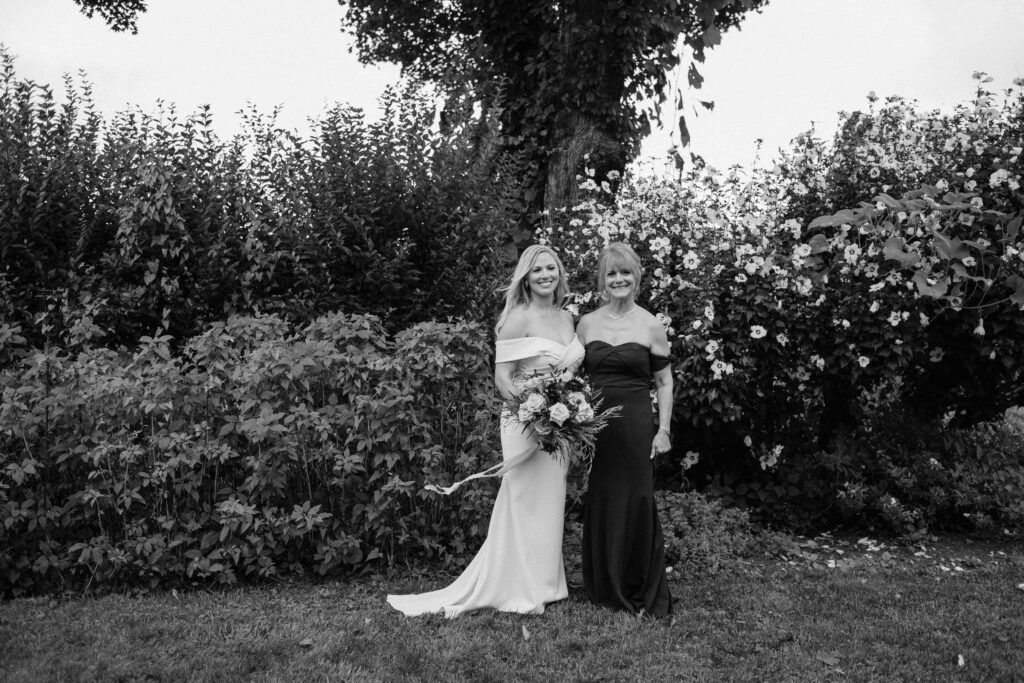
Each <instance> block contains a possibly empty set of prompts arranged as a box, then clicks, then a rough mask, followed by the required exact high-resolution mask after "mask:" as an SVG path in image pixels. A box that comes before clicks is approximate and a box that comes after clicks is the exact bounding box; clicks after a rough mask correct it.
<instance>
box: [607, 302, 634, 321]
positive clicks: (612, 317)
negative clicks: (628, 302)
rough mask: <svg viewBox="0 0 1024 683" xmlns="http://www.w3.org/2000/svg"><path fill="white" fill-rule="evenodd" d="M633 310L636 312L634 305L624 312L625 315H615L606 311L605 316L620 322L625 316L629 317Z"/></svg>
mask: <svg viewBox="0 0 1024 683" xmlns="http://www.w3.org/2000/svg"><path fill="white" fill-rule="evenodd" d="M635 310H636V304H633V305H632V306H630V308H629V310H628V311H626V312H625V313H620V314H619V315H615V314H614V313H609V312H608V311H605V315H607V316H608V317H609V318H611V319H612V320H622V319H623V318H625V317H626V316H627V315H629V314H630V313H632V312H633V311H635Z"/></svg>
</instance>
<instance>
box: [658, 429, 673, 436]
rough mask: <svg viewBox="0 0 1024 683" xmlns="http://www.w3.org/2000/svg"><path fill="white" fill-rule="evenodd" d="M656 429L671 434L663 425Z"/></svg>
mask: <svg viewBox="0 0 1024 683" xmlns="http://www.w3.org/2000/svg"><path fill="white" fill-rule="evenodd" d="M658 431H659V432H665V433H666V434H668V435H669V436H672V432H670V431H668V430H667V429H665V428H664V427H658Z"/></svg>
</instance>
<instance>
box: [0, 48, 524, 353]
mask: <svg viewBox="0 0 1024 683" xmlns="http://www.w3.org/2000/svg"><path fill="white" fill-rule="evenodd" d="M65 92H66V99H67V102H66V103H65V104H63V105H62V106H59V107H58V106H57V104H56V102H55V99H54V96H53V93H52V91H51V90H50V89H49V88H47V87H45V86H40V85H37V84H34V83H31V82H28V81H24V80H20V79H18V77H17V74H16V72H15V70H14V62H13V58H12V57H11V56H10V55H9V54H8V53H7V52H6V51H0V140H2V141H3V142H2V143H0V144H2V147H3V152H4V153H3V154H2V155H0V264H2V266H0V285H2V287H0V312H3V313H4V314H5V315H6V320H8V321H10V322H11V324H17V325H18V326H19V327H20V329H21V333H20V334H21V336H22V337H24V338H25V340H26V342H27V346H29V347H41V346H43V345H44V343H46V342H49V343H50V344H55V345H59V346H62V347H65V348H70V347H72V346H75V345H78V344H82V343H87V342H88V343H96V342H97V341H99V342H101V343H103V344H105V345H107V346H110V347H112V348H116V347H117V346H119V345H127V346H131V345H134V344H135V343H136V342H137V341H138V340H139V339H140V338H141V337H142V336H144V335H151V334H154V333H155V331H156V330H157V329H160V330H162V331H163V333H165V334H169V335H171V337H172V340H174V341H175V343H177V341H180V340H184V339H188V338H190V337H192V336H194V335H196V334H198V333H199V332H200V331H201V330H203V329H205V327H206V326H207V325H209V324H212V323H213V322H214V321H217V320H222V319H224V318H226V317H228V316H229V315H232V314H236V315H251V314H254V313H256V312H257V311H262V312H269V313H274V314H276V315H280V316H282V317H285V318H287V319H288V320H290V321H293V322H309V321H311V320H313V319H315V318H316V317H318V316H320V315H324V314H327V313H329V312H331V311H338V310H344V311H347V312H351V313H367V314H374V315H377V316H378V317H379V318H380V319H381V320H382V321H384V324H385V326H386V327H387V328H388V329H389V331H392V332H395V331H397V330H400V329H404V328H406V327H408V326H409V325H410V324H412V323H415V322H419V321H423V320H429V319H444V318H446V317H448V316H452V315H458V316H464V317H470V318H482V317H484V314H485V312H486V313H488V314H489V313H490V309H491V308H492V306H493V303H494V302H493V300H492V299H491V298H490V295H491V294H492V293H493V290H494V289H495V287H496V286H497V285H498V284H499V283H498V280H499V279H500V277H501V276H502V275H503V274H504V272H503V271H505V270H506V266H507V263H508V261H509V260H510V259H514V258H515V256H516V250H515V248H514V246H513V244H512V242H513V238H512V234H513V233H516V234H518V231H519V230H520V228H519V227H518V224H519V221H520V219H521V217H522V213H523V211H524V207H525V206H526V199H525V195H524V193H525V191H526V190H525V189H524V188H525V187H526V185H527V184H528V181H527V180H524V179H523V177H522V174H520V173H518V170H519V165H520V164H521V159H520V158H518V157H516V156H512V155H508V154H503V153H499V152H497V151H496V150H497V146H496V144H495V137H496V135H497V133H498V131H497V130H496V124H495V123H494V117H493V116H484V117H483V118H482V119H480V117H475V116H473V114H472V112H471V111H470V110H465V111H463V109H460V108H459V107H458V106H456V103H453V105H452V106H451V107H449V108H448V110H447V111H446V118H445V125H444V126H443V127H442V128H441V129H440V130H438V129H437V127H436V126H435V125H434V120H435V104H434V98H433V97H432V96H431V93H430V92H428V91H427V90H425V89H424V88H421V87H418V86H414V85H412V84H404V85H402V86H398V87H393V88H390V89H389V90H387V92H386V93H385V94H384V95H383V96H382V100H381V106H382V110H383V115H382V117H381V119H380V120H379V121H376V122H372V123H371V122H368V121H367V120H366V119H365V117H364V115H363V113H362V112H361V111H360V110H357V109H353V108H351V107H347V106H343V105H338V106H336V107H333V108H331V109H329V110H327V111H326V112H324V113H323V114H322V116H321V117H320V118H319V119H318V120H317V121H316V122H315V127H314V132H313V133H312V134H311V135H309V136H308V137H302V136H299V135H297V134H295V133H292V132H289V131H286V130H283V129H281V128H280V127H279V126H278V125H277V123H276V120H275V117H274V115H270V116H263V115H260V114H259V113H258V112H255V111H249V112H246V113H245V117H244V126H243V131H242V132H241V133H240V134H239V135H237V136H236V137H234V138H233V139H231V140H229V141H224V140H220V139H219V138H218V137H217V136H216V135H215V133H214V132H213V118H212V114H211V112H210V111H209V110H208V109H201V110H199V111H197V112H195V113H193V114H190V115H188V116H184V117H182V116H179V115H178V114H177V113H176V111H175V110H174V108H173V107H172V106H167V107H162V108H161V109H160V110H158V111H157V112H156V113H146V112H141V111H126V112H122V113H120V114H117V115H116V116H114V117H113V118H112V119H111V120H109V121H104V120H103V118H102V117H101V116H100V115H99V114H97V113H96V112H95V111H94V108H93V103H92V99H91V90H90V87H89V85H88V84H86V83H76V82H74V81H72V80H70V79H69V80H67V81H66V83H65ZM0 360H2V359H0Z"/></svg>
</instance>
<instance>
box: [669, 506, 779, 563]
mask: <svg viewBox="0 0 1024 683" xmlns="http://www.w3.org/2000/svg"><path fill="white" fill-rule="evenodd" d="M656 498H657V501H658V513H659V515H660V516H661V526H662V531H663V533H664V536H665V557H666V561H667V563H668V564H669V565H670V566H672V567H673V572H674V574H673V576H684V577H685V576H696V575H702V574H709V573H712V574H713V573H717V572H719V571H723V570H727V569H728V568H729V566H730V565H731V564H733V563H734V562H735V561H736V560H737V559H739V558H742V557H749V556H750V555H752V554H753V553H754V552H755V551H756V550H757V549H758V548H759V547H760V542H759V541H758V536H757V532H756V530H755V528H754V525H753V524H752V523H751V521H750V516H749V515H748V513H747V512H746V511H744V510H740V509H738V508H735V507H726V506H725V505H723V503H722V502H721V501H719V500H716V499H714V498H709V497H706V496H704V495H703V494H700V493H697V492H694V491H689V492H682V493H680V492H668V491H659V492H657V494H656Z"/></svg>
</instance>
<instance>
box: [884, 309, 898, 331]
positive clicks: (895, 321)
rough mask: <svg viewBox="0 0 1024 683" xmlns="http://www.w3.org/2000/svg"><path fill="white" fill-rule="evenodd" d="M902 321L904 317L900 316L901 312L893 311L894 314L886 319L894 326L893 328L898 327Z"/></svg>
mask: <svg viewBox="0 0 1024 683" xmlns="http://www.w3.org/2000/svg"><path fill="white" fill-rule="evenodd" d="M900 320H902V316H900V312H899V311H893V312H892V313H890V314H889V317H888V318H886V321H888V323H889V324H890V325H892V326H893V327H896V326H897V325H899V324H900Z"/></svg>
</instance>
